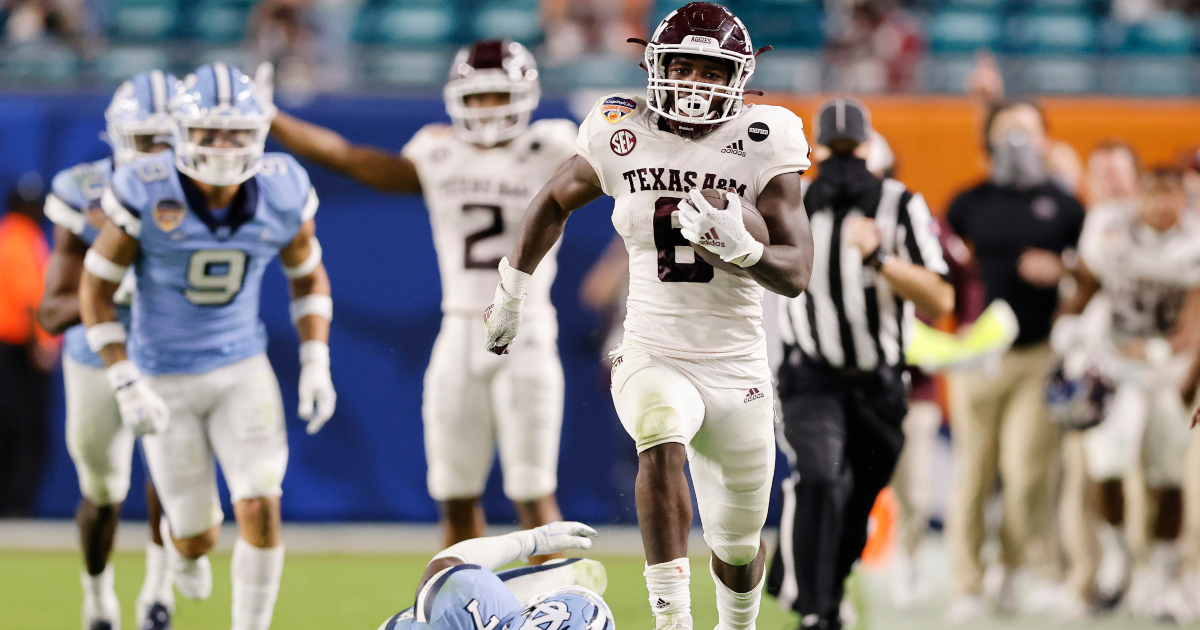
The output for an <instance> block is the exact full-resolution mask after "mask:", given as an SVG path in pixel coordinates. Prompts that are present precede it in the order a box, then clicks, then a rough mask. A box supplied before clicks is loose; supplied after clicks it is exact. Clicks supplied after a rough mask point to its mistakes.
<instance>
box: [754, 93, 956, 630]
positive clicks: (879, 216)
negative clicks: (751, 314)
mask: <svg viewBox="0 0 1200 630" xmlns="http://www.w3.org/2000/svg"><path fill="white" fill-rule="evenodd" d="M815 120H816V128H815V133H816V144H817V145H818V146H817V147H816V151H815V157H816V158H817V159H818V160H821V162H820V171H819V173H818V175H817V177H816V179H814V180H813V181H812V182H811V184H809V186H808V188H807V190H806V191H805V195H804V206H805V208H807V210H808V220H809V222H810V224H811V225H812V235H813V244H814V258H813V272H812V280H811V281H810V282H809V285H808V290H807V291H806V292H805V293H804V294H802V295H800V296H799V297H797V298H794V299H791V300H786V301H784V302H783V303H782V308H781V311H782V313H781V322H780V328H781V331H782V332H781V336H782V338H783V340H784V361H783V364H782V365H781V366H780V368H779V396H780V401H781V403H782V406H783V425H782V431H783V435H782V436H781V437H782V438H783V439H780V440H778V442H779V444H780V448H782V449H783V450H784V452H785V453H786V454H787V456H788V460H789V462H790V464H791V475H790V477H789V478H788V479H786V480H785V481H784V482H783V519H782V523H781V524H780V532H779V536H780V541H779V546H778V548H777V550H776V552H775V558H774V561H773V562H772V566H771V571H770V575H769V577H768V581H767V589H768V592H770V593H771V594H772V595H775V597H776V598H778V600H779V602H780V604H781V605H783V606H785V607H789V608H791V609H793V610H795V611H796V612H798V613H800V616H801V622H800V627H801V628H825V629H829V628H833V629H836V628H841V620H840V619H839V615H838V611H839V606H840V604H841V600H842V595H843V583H844V581H845V579H846V577H847V576H848V575H849V574H850V570H851V568H852V566H853V565H854V563H855V562H856V561H857V560H858V558H859V556H860V555H861V554H862V550H863V546H864V545H865V544H866V541H867V517H868V515H869V513H870V511H871V508H872V506H873V505H874V503H875V497H876V495H878V494H879V491H880V490H882V489H883V488H884V487H885V486H886V485H887V484H888V481H889V479H890V478H891V476H892V470H893V469H894V468H895V466H896V459H897V458H898V457H899V455H900V449H901V447H902V446H903V445H904V434H903V432H902V431H901V422H902V421H903V419H904V416H905V413H906V412H907V408H908V401H907V396H908V392H907V387H906V381H907V379H906V378H905V375H904V369H905V366H904V352H903V348H904V331H905V328H906V325H907V323H908V322H909V321H910V320H911V319H912V317H913V306H914V305H915V306H916V308H917V309H920V311H921V312H922V313H923V314H925V315H928V316H929V317H931V318H934V319H936V318H938V317H941V316H942V315H944V314H946V313H948V312H949V311H950V310H951V309H952V308H953V306H954V289H953V288H952V287H951V286H950V284H949V283H947V282H946V281H945V280H943V279H942V276H941V274H945V273H947V271H948V270H947V267H946V263H945V261H944V260H943V259H942V250H941V246H940V245H939V244H938V239H937V236H936V235H935V232H934V230H935V228H934V224H933V219H932V217H931V216H930V214H929V208H928V206H926V204H925V200H924V198H923V197H921V195H919V194H913V193H912V192H909V191H908V190H907V189H906V188H905V187H904V184H901V183H900V182H898V181H896V180H894V179H880V178H878V177H876V176H874V175H872V174H871V173H870V172H869V171H868V170H867V165H866V162H865V160H864V159H863V158H862V157H859V156H865V155H866V154H867V149H868V145H867V144H866V143H867V140H868V137H869V134H870V131H871V124H870V114H869V113H868V111H867V109H866V108H865V107H864V106H863V105H862V104H861V103H859V102H857V101H854V100H851V99H846V98H835V99H832V100H829V101H827V102H825V103H824V104H822V105H821V107H820V108H818V109H817V113H816V116H815Z"/></svg>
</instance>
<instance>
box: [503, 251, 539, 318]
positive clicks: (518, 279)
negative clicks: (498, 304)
mask: <svg viewBox="0 0 1200 630" xmlns="http://www.w3.org/2000/svg"><path fill="white" fill-rule="evenodd" d="M499 270H500V288H501V289H503V290H504V292H505V293H507V294H508V296H509V298H511V299H516V300H524V299H525V287H526V286H528V285H529V279H530V278H532V277H533V276H532V275H530V274H527V273H525V272H524V271H520V270H518V269H513V268H512V267H510V266H509V265H508V256H505V257H504V258H501V259H500V267H499ZM518 308H519V306H518Z"/></svg>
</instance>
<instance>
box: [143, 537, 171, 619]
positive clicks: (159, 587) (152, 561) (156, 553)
mask: <svg viewBox="0 0 1200 630" xmlns="http://www.w3.org/2000/svg"><path fill="white" fill-rule="evenodd" d="M174 583H175V573H174V570H173V569H172V567H171V559H170V557H169V556H168V555H167V550H166V549H163V546H162V545H158V544H155V543H154V541H150V542H148V543H146V578H145V579H144V580H143V581H142V592H141V594H140V595H138V600H139V601H143V602H145V603H146V605H147V606H148V605H150V604H153V603H154V602H159V603H161V604H163V605H164V606H166V607H167V608H170V609H172V610H173V609H174V608H175V589H174Z"/></svg>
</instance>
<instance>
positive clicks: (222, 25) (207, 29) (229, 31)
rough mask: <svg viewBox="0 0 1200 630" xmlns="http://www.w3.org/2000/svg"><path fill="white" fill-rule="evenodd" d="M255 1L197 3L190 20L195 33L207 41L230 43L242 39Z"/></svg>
mask: <svg viewBox="0 0 1200 630" xmlns="http://www.w3.org/2000/svg"><path fill="white" fill-rule="evenodd" d="M253 4H254V3H253V2H249V1H247V0H205V1H202V2H197V3H195V6H194V7H192V16H191V20H190V21H189V23H190V25H191V29H192V33H193V35H194V36H195V37H196V38H198V39H201V40H203V41H204V42H207V43H212V44H228V43H233V42H237V41H240V40H241V39H242V38H243V37H244V36H245V33H246V23H247V21H249V19H250V9H251V7H252V6H253Z"/></svg>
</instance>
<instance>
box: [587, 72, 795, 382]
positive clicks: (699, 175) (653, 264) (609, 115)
mask: <svg viewBox="0 0 1200 630" xmlns="http://www.w3.org/2000/svg"><path fill="white" fill-rule="evenodd" d="M577 145H578V150H579V154H580V155H581V156H583V157H584V158H586V159H587V161H588V162H590V163H591V165H592V168H594V169H595V170H596V174H597V175H598V176H599V178H600V185H601V187H602V188H603V189H604V192H605V193H607V194H608V195H609V196H611V197H613V198H614V199H615V201H616V204H615V206H614V208H613V216H612V222H613V225H614V226H615V227H616V229H617V233H618V234H620V235H621V238H622V239H623V240H624V241H625V248H626V249H627V250H629V299H628V301H627V306H628V309H627V314H626V317H625V340H626V341H629V342H633V343H634V344H637V345H640V346H644V347H648V348H649V349H651V350H653V351H655V352H657V353H660V354H662V355H664V356H670V357H676V358H683V359H709V358H720V357H729V356H740V355H749V354H752V353H754V352H756V351H758V350H760V349H762V348H763V347H764V344H765V341H766V340H765V335H764V333H763V330H762V298H763V288H762V287H761V286H760V285H759V284H758V283H757V282H755V281H754V280H752V279H750V278H749V277H742V276H737V275H733V274H729V273H725V272H724V271H719V270H716V269H714V268H713V266H712V265H709V264H708V263H706V262H704V260H702V259H701V258H699V257H698V256H696V255H695V252H694V250H693V249H692V248H691V245H690V244H689V243H688V241H687V239H685V238H684V237H683V235H682V234H681V233H680V230H679V216H678V207H677V204H678V202H679V201H681V200H682V199H684V198H685V197H686V196H687V191H688V190H690V189H692V188H695V187H699V188H701V189H709V188H716V189H721V190H724V189H726V188H733V189H736V190H737V193H738V194H739V195H741V196H742V197H743V198H744V199H746V200H747V201H749V202H750V203H751V204H756V202H757V201H758V195H759V193H761V192H762V190H763V188H764V187H765V186H766V185H767V183H768V182H770V181H771V179H772V178H774V177H775V176H776V175H780V174H782V173H791V172H803V171H805V170H806V169H808V167H809V160H808V153H809V150H808V142H807V141H806V140H805V138H804V126H803V123H802V122H801V121H800V118H799V117H797V116H796V115H795V114H793V113H792V112H790V111H788V110H786V109H784V108H782V107H775V106H771V105H746V106H745V108H744V109H743V111H742V113H741V114H740V115H739V116H738V117H737V118H734V119H733V120H731V121H729V122H727V123H725V124H723V125H721V126H720V127H718V128H717V129H715V130H714V131H712V132H710V133H708V134H706V135H705V136H703V137H701V138H698V139H694V140H689V139H686V138H682V137H680V136H678V135H676V134H674V133H672V132H671V131H670V130H669V129H668V128H666V127H665V122H664V124H660V117H659V116H658V115H657V114H655V113H653V112H651V111H650V110H649V108H647V107H646V101H645V100H644V99H642V98H638V97H631V96H626V95H623V94H617V95H613V96H609V97H606V98H602V99H600V100H599V101H598V102H597V103H596V105H595V107H593V108H592V111H591V113H589V114H588V115H587V118H585V119H584V121H583V123H582V124H581V125H580V127H579V137H578V140H577Z"/></svg>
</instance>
